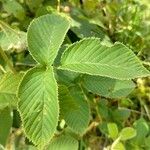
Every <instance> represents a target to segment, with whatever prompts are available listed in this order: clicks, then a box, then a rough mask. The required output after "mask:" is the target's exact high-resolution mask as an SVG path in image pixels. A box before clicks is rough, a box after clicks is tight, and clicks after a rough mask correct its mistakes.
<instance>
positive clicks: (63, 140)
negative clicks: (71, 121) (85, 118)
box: [48, 135, 78, 150]
mask: <svg viewBox="0 0 150 150" xmlns="http://www.w3.org/2000/svg"><path fill="white" fill-rule="evenodd" d="M70 149H71V150H78V141H77V140H76V139H74V138H73V137H71V136H69V135H60V136H59V137H56V138H54V139H53V140H52V141H51V143H50V144H49V146H48V150H70Z"/></svg>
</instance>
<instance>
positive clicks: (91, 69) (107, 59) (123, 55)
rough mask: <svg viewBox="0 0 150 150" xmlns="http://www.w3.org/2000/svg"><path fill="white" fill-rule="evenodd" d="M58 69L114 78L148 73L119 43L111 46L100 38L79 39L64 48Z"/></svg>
mask: <svg viewBox="0 0 150 150" xmlns="http://www.w3.org/2000/svg"><path fill="white" fill-rule="evenodd" d="M61 64H62V65H61V66H60V67H59V68H60V69H64V70H70V71H74V72H79V73H85V74H90V75H99V76H105V77H110V78H115V79H123V80H125V79H133V78H138V77H145V76H148V75H150V73H149V71H148V70H146V68H144V67H143V66H142V64H141V63H140V60H138V58H137V57H136V56H135V54H134V53H133V52H132V51H131V50H130V49H128V48H127V47H126V46H124V45H123V44H121V43H116V44H114V45H113V46H112V47H107V46H105V45H102V44H101V42H100V39H95V38H89V39H84V40H81V41H79V42H77V43H75V44H73V45H71V46H70V47H68V49H66V51H65V52H64V53H63V55H62V58H61Z"/></svg>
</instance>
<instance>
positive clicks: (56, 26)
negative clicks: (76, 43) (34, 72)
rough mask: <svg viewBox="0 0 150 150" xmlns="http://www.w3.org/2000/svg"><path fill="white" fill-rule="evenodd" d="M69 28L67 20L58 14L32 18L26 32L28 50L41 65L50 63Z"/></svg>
mask: <svg viewBox="0 0 150 150" xmlns="http://www.w3.org/2000/svg"><path fill="white" fill-rule="evenodd" d="M68 29H69V21H68V20H67V19H66V18H65V17H64V16H63V15H58V14H52V15H49V14H48V15H44V16H41V17H39V18H37V19H34V20H33V21H32V23H31V24H30V26H29V28H28V32H27V42H28V47H29V51H30V52H31V54H32V56H33V57H34V58H35V60H36V61H37V62H39V63H41V64H42V65H51V64H52V63H53V61H54V59H55V57H56V55H57V52H58V49H59V47H60V46H61V44H62V42H63V40H64V37H65V35H66V33H67V31H68Z"/></svg>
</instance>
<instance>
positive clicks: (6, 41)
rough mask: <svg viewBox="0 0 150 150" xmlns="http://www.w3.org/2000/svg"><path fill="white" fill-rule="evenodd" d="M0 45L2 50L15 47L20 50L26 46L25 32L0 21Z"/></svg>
mask: <svg viewBox="0 0 150 150" xmlns="http://www.w3.org/2000/svg"><path fill="white" fill-rule="evenodd" d="M0 28H1V31H0V46H1V47H2V49H3V50H4V51H8V50H11V49H15V50H17V51H22V50H24V49H25V48H26V46H27V44H26V33H25V32H22V31H17V30H14V29H12V28H11V27H10V26H8V25H7V24H6V23H4V22H2V21H0Z"/></svg>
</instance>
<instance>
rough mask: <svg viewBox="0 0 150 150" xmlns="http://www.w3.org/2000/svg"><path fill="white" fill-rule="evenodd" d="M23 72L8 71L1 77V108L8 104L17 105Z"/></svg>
mask: <svg viewBox="0 0 150 150" xmlns="http://www.w3.org/2000/svg"><path fill="white" fill-rule="evenodd" d="M22 76H23V73H17V74H13V73H11V72H8V73H6V74H4V75H3V76H2V78H1V79H0V109H2V108H4V107H6V106H16V105H17V101H18V99H17V97H16V93H17V89H18V86H19V83H20V81H21V79H22Z"/></svg>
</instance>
